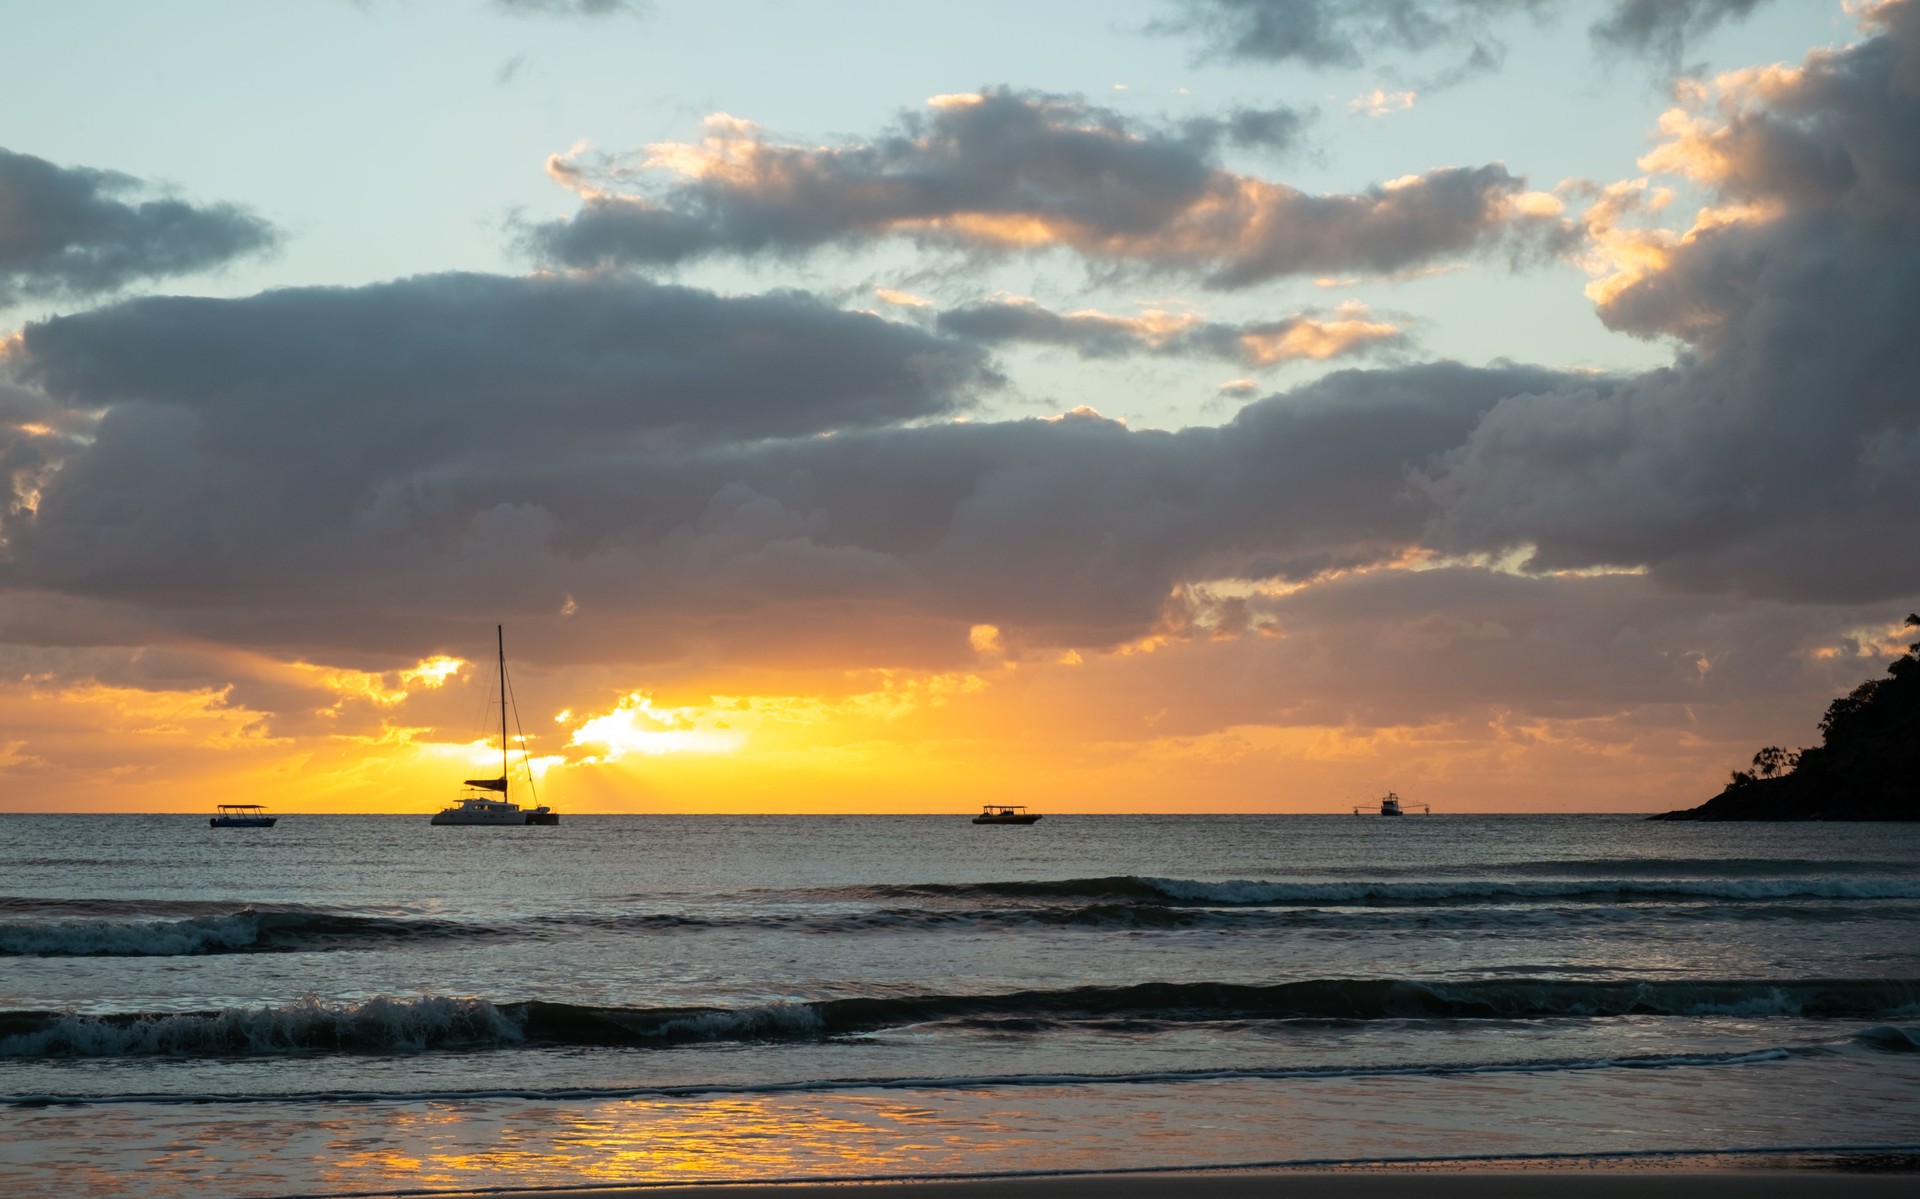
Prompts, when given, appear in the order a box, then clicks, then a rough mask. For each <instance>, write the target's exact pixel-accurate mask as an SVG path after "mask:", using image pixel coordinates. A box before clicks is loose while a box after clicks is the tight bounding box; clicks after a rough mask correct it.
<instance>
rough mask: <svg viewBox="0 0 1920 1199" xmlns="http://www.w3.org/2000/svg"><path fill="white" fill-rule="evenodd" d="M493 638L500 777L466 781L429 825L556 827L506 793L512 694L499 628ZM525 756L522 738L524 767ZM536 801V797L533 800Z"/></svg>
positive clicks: (548, 816) (552, 816)
mask: <svg viewBox="0 0 1920 1199" xmlns="http://www.w3.org/2000/svg"><path fill="white" fill-rule="evenodd" d="M493 632H494V637H495V639H496V641H497V642H498V645H499V649H500V777H499V778H497V779H466V780H464V783H463V785H464V786H465V787H466V788H467V789H466V791H465V792H464V793H463V794H462V795H461V796H460V802H459V803H457V804H454V805H453V806H452V807H450V808H441V809H440V810H439V811H438V812H436V813H435V814H434V817H433V819H432V820H431V821H429V823H431V824H487V825H499V824H508V825H523V826H524V825H529V824H559V823H560V815H559V813H557V812H555V811H553V809H551V808H549V807H547V806H546V805H545V804H540V805H539V806H537V807H532V808H523V807H521V806H520V805H519V804H517V803H514V802H513V797H512V795H511V794H510V793H509V791H508V787H509V786H510V783H509V782H508V779H509V778H510V777H511V775H512V774H513V771H512V769H511V768H510V766H509V765H508V759H507V753H508V750H507V744H508V742H507V709H508V707H509V706H511V705H512V704H513V690H512V689H511V688H510V687H508V686H507V634H506V628H505V626H503V625H495V626H494V630H493ZM513 716H514V723H515V724H516V725H517V724H518V723H519V721H520V712H519V709H518V708H515V709H514V714H513ZM526 756H527V750H526V742H525V739H524V738H522V740H521V746H520V757H521V760H522V762H523V763H524V762H525V760H526ZM526 785H527V789H528V791H529V793H531V792H532V790H533V770H532V769H531V767H529V768H528V770H527V782H526ZM536 798H537V797H536Z"/></svg>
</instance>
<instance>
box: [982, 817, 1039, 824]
mask: <svg viewBox="0 0 1920 1199" xmlns="http://www.w3.org/2000/svg"><path fill="white" fill-rule="evenodd" d="M1039 820H1040V817H1038V816H975V817H974V818H973V822H974V823H975V824H1034V823H1037V822H1038V821H1039Z"/></svg>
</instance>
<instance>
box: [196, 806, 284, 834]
mask: <svg viewBox="0 0 1920 1199" xmlns="http://www.w3.org/2000/svg"><path fill="white" fill-rule="evenodd" d="M278 819H279V817H278V816H269V815H267V809H266V808H264V807H262V806H261V805H260V804H257V803H223V804H221V805H220V814H219V815H218V816H214V817H211V818H210V819H209V820H208V821H207V827H208V828H272V827H273V822H274V821H275V820H278Z"/></svg>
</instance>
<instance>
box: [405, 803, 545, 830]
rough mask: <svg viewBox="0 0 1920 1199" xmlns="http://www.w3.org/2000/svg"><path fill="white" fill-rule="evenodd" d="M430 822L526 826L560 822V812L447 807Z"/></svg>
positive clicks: (503, 826)
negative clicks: (487, 810) (479, 810)
mask: <svg viewBox="0 0 1920 1199" xmlns="http://www.w3.org/2000/svg"><path fill="white" fill-rule="evenodd" d="M427 823H428V824H462V825H481V826H487V827H502V828H525V827H526V826H527V825H529V824H559V823H560V813H558V812H550V811H548V810H547V809H545V808H535V809H534V810H533V811H531V812H529V811H526V810H525V809H523V808H514V809H513V810H512V811H507V812H500V811H493V812H474V811H463V810H461V809H459V808H447V809H445V810H443V811H441V812H438V813H436V814H435V815H434V817H433V819H432V820H429V821H428V822H427Z"/></svg>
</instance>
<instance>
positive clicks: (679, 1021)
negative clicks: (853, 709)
mask: <svg viewBox="0 0 1920 1199" xmlns="http://www.w3.org/2000/svg"><path fill="white" fill-rule="evenodd" d="M1916 1011H1920V981H1915V980H1864V979H1833V980H1794V981H1777V982H1776V981H1741V980H1736V981H1720V982H1715V981H1704V982H1568V981H1560V980H1546V979H1513V980H1506V979H1503V980H1478V981H1469V982H1458V983H1434V982H1415V981H1409V980H1401V979H1316V980H1311V981H1303V982H1290V983H1275V984H1271V985H1266V986H1247V985H1238V984H1226V983H1141V984H1137V985H1134V986H1124V987H1077V988H1072V989H1067V990H1046V991H1014V992H1006V993H1001V994H981V995H955V994H927V995H908V996H883V997H855V998H843V999H829V1000H821V1001H818V1002H813V1003H775V1004H763V1005H755V1006H750V1007H742V1008H647V1007H595V1006H586V1005H579V1004H568V1003H551V1002H546V1001H542V1000H530V1001H523V1002H516V1003H500V1004H493V1003H489V1002H488V1001H486V1000H482V999H439V998H427V999H414V1000H400V999H379V1000H373V1001H370V1002H368V1003H365V1004H360V1005H348V1006H343V1005H333V1004H325V1003H321V1002H318V1001H307V1002H303V1003H299V1004H295V1005H291V1006H287V1007H269V1008H251V1009H230V1010H227V1011H222V1012H193V1013H122V1014H110V1015H79V1014H75V1013H70V1012H0V1057H15V1058H20V1057H117V1056H140V1055H181V1056H252V1055H260V1054H292V1053H315V1052H323V1053H396V1052H415V1051H421V1050H434V1049H474V1048H501V1047H510V1046H519V1045H578V1046H668V1045H688V1044H704V1043H713V1042H730V1041H731V1042H738V1041H794V1040H818V1039H825V1038H830V1037H838V1036H858V1035H860V1034H865V1033H874V1032H879V1031H881V1030H884V1029H889V1028H899V1027H903V1026H908V1025H921V1024H932V1023H948V1024H956V1025H961V1026H969V1025H971V1026H984V1027H990V1028H994V1029H996V1030H998V1031H1036V1030H1044V1029H1045V1028H1047V1027H1050V1026H1055V1025H1060V1024H1069V1023H1083V1024H1094V1025H1099V1024H1101V1023H1106V1022H1112V1021H1126V1022H1129V1023H1130V1025H1131V1026H1133V1027H1136V1028H1137V1027H1140V1026H1141V1025H1142V1024H1151V1023H1153V1022H1158V1023H1161V1024H1165V1025H1178V1024H1191V1023H1196V1022H1206V1021H1216V1022H1218V1021H1236V1022H1247V1021H1281V1020H1350V1021H1367V1020H1388V1019H1417V1020H1441V1021H1444V1020H1487V1019H1537V1018H1552V1017H1560V1018H1569V1017H1572V1018H1605V1017H1615V1016H1626V1015H1661V1016H1706V1015H1740V1016H1752V1017H1762V1016H1811V1017H1849V1018H1856V1019H1881V1020H1885V1019H1889V1018H1899V1017H1901V1016H1903V1015H1910V1014H1912V1013H1914V1012H1916ZM1891 1031H1894V1032H1900V1033H1901V1034H1902V1035H1905V1032H1904V1030H1898V1029H1894V1030H1891ZM1869 1034H1873V1035H1881V1034H1882V1030H1881V1029H1878V1028H1876V1029H1870V1030H1868V1034H1861V1035H1862V1036H1863V1037H1864V1036H1867V1035H1869Z"/></svg>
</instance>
